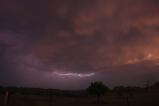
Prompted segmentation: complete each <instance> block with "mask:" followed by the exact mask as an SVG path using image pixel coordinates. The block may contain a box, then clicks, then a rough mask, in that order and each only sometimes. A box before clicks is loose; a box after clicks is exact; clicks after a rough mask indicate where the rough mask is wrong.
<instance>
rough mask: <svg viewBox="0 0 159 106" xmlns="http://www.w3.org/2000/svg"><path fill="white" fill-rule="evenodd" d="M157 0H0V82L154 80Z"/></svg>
mask: <svg viewBox="0 0 159 106" xmlns="http://www.w3.org/2000/svg"><path fill="white" fill-rule="evenodd" d="M158 12H159V0H0V85H2V86H25V87H41V88H56V89H83V88H86V87H87V86H88V85H89V84H90V83H91V82H93V81H102V82H103V83H104V84H106V85H107V86H119V85H127V86H128V85H130V86H143V85H144V84H145V83H146V82H150V83H154V82H156V81H159V13H158Z"/></svg>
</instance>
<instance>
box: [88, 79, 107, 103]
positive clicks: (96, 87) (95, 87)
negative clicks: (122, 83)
mask: <svg viewBox="0 0 159 106" xmlns="http://www.w3.org/2000/svg"><path fill="white" fill-rule="evenodd" d="M86 90H87V92H88V93H89V94H91V95H95V96H96V97H97V103H100V98H101V95H104V94H105V92H107V91H109V88H108V87H107V86H105V85H104V84H103V83H102V82H93V83H91V85H90V86H89V87H88V88H87V89H86Z"/></svg>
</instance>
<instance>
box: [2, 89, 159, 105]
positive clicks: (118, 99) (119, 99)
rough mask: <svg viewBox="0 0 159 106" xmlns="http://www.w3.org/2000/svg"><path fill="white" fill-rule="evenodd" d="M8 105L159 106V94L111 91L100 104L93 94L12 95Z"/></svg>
mask: <svg viewBox="0 0 159 106" xmlns="http://www.w3.org/2000/svg"><path fill="white" fill-rule="evenodd" d="M0 106H4V95H2V94H1V95H0ZM7 106H159V94H158V93H155V92H149V93H148V92H146V93H138V94H133V95H131V96H129V97H128V98H127V97H126V96H119V95H117V94H113V93H109V94H107V95H105V96H103V97H102V102H101V103H100V104H97V103H96V98H95V97H92V96H64V95H56V96H55V95H52V96H49V95H22V94H14V95H10V97H9V102H8V105H7Z"/></svg>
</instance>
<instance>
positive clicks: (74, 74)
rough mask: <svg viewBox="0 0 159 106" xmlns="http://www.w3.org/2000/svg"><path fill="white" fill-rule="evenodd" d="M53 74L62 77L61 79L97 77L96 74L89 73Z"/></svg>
mask: <svg viewBox="0 0 159 106" xmlns="http://www.w3.org/2000/svg"><path fill="white" fill-rule="evenodd" d="M53 74H56V75H58V76H61V77H65V76H66V77H79V78H82V77H92V76H94V75H95V73H87V74H81V73H71V72H68V73H62V72H53Z"/></svg>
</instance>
